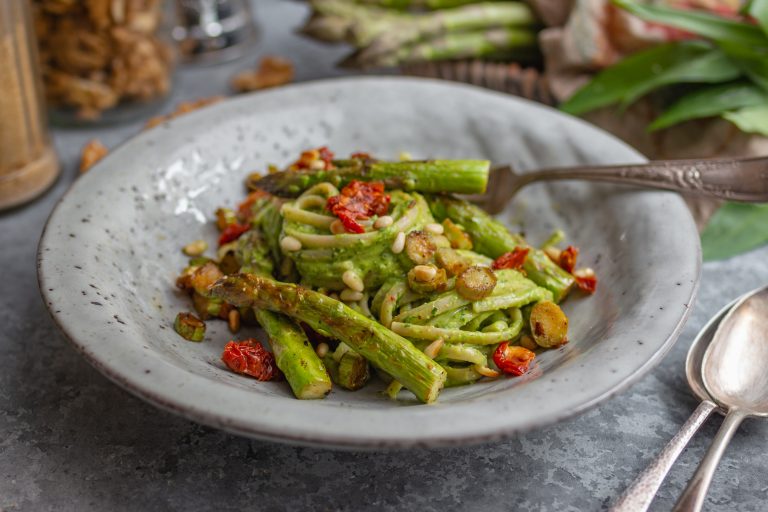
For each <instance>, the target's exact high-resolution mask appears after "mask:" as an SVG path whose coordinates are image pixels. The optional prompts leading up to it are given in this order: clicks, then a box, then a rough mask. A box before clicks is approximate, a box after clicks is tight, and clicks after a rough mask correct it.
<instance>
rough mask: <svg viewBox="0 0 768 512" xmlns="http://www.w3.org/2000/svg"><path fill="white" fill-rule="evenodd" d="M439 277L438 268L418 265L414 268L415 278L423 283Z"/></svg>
mask: <svg viewBox="0 0 768 512" xmlns="http://www.w3.org/2000/svg"><path fill="white" fill-rule="evenodd" d="M436 275H437V267H433V266H431V265H416V266H415V267H413V277H414V278H416V280H417V281H420V282H422V283H428V282H430V281H432V280H433V279H434V278H435V276H436Z"/></svg>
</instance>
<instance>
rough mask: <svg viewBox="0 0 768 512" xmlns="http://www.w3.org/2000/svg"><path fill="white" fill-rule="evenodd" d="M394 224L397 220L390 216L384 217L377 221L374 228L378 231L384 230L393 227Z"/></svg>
mask: <svg viewBox="0 0 768 512" xmlns="http://www.w3.org/2000/svg"><path fill="white" fill-rule="evenodd" d="M393 222H395V219H393V218H392V217H391V216H389V215H384V216H382V217H379V218H378V219H376V222H374V223H373V227H374V228H376V229H384V228H388V227H389V226H391V225H392V223H393Z"/></svg>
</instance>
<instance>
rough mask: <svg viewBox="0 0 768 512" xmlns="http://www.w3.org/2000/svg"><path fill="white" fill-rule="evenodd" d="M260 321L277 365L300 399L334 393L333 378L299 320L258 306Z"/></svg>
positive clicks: (322, 396)
mask: <svg viewBox="0 0 768 512" xmlns="http://www.w3.org/2000/svg"><path fill="white" fill-rule="evenodd" d="M254 312H255V313H256V320H258V322H259V324H260V325H261V327H263V328H264V331H266V333H267V336H269V343H270V346H271V347H272V353H273V354H274V355H275V362H276V363H277V367H278V368H280V370H281V371H282V372H283V373H284V374H285V380H287V381H288V384H290V385H291V389H292V390H293V394H294V395H296V398H299V399H302V400H309V399H313V398H324V397H325V396H326V395H327V394H328V393H330V392H331V380H330V377H329V376H328V372H327V371H326V369H325V366H323V362H322V361H321V360H320V358H319V357H317V354H315V350H314V349H313V348H312V345H311V344H310V343H309V340H308V339H307V336H306V334H304V331H303V330H302V329H301V327H299V326H298V325H296V322H294V321H293V320H291V319H290V318H288V317H286V316H283V315H281V314H279V313H273V312H272V311H267V310H264V309H255V310H254Z"/></svg>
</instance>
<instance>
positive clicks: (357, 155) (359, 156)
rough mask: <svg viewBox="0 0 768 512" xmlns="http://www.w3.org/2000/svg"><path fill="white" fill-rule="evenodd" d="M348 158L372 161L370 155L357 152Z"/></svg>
mask: <svg viewBox="0 0 768 512" xmlns="http://www.w3.org/2000/svg"><path fill="white" fill-rule="evenodd" d="M349 158H352V159H356V160H373V157H372V156H371V154H370V153H363V152H362V151H358V152H357V153H352V154H351V155H349Z"/></svg>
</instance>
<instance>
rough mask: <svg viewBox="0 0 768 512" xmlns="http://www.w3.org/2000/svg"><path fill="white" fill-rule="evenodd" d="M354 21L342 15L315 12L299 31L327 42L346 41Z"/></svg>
mask: <svg viewBox="0 0 768 512" xmlns="http://www.w3.org/2000/svg"><path fill="white" fill-rule="evenodd" d="M353 23H354V21H353V20H351V19H349V18H344V17H341V16H323V15H320V14H317V13H315V14H313V15H312V16H311V17H310V18H309V19H308V20H307V21H306V22H305V23H304V26H303V27H301V28H300V29H299V33H300V34H303V35H305V36H309V37H312V38H314V39H317V40H319V41H325V42H327V43H339V42H342V41H344V39H345V38H346V37H347V34H349V31H350V30H351V29H352V25H353Z"/></svg>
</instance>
